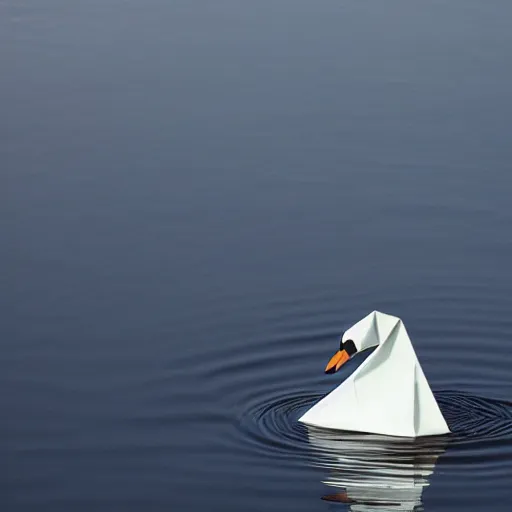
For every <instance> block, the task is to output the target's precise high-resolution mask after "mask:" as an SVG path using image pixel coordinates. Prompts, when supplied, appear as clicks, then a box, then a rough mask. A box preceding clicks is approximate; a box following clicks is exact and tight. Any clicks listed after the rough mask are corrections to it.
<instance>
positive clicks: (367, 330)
mask: <svg viewBox="0 0 512 512" xmlns="http://www.w3.org/2000/svg"><path fill="white" fill-rule="evenodd" d="M390 319H391V320H390ZM398 321H399V319H398V318H397V317H391V316H389V315H384V314H383V313H379V312H377V311H374V312H373V313H370V314H369V315H368V316H366V317H364V318H363V319H362V320H360V321H359V322H357V323H356V324H354V325H353V326H352V327H350V329H347V330H346V331H345V332H344V333H343V336H342V337H341V340H340V349H339V350H338V351H337V352H336V354H334V355H333V356H332V358H331V360H330V361H329V363H328V364H327V366H326V367H325V373H335V372H337V371H338V370H339V369H340V368H341V367H342V366H343V365H344V364H345V363H346V362H347V361H348V360H349V359H350V358H351V357H353V356H354V355H355V354H358V353H360V352H362V351H363V350H367V349H369V348H372V347H376V346H377V345H380V344H381V343H382V342H384V341H385V340H386V339H387V338H388V336H389V334H390V330H391V329H390V328H389V327H393V326H394V325H396V323H397V322H398ZM379 333H380V335H379Z"/></svg>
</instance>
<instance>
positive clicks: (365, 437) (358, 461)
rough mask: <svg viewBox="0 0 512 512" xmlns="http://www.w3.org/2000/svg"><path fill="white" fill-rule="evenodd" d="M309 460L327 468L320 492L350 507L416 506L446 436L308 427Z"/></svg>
mask: <svg viewBox="0 0 512 512" xmlns="http://www.w3.org/2000/svg"><path fill="white" fill-rule="evenodd" d="M308 438H309V443H310V445H311V447H312V448H313V450H314V454H315V456H314V464H315V465H316V466H319V467H323V468H325V469H327V470H328V475H327V478H326V480H325V481H324V482H323V483H324V484H326V485H328V486H330V487H333V488H334V489H336V491H334V489H333V491H334V492H333V493H332V494H328V495H325V496H323V497H322V499H324V500H327V501H336V502H342V503H347V504H348V506H349V510H351V511H352V512H363V511H377V510H378V511H380V512H382V511H385V510H393V511H394V510H402V511H415V512H416V511H420V510H423V506H422V494H423V490H424V489H425V487H427V486H428V485H429V478H430V476H431V475H432V473H433V472H434V469H435V465H436V462H437V459H438V457H439V456H440V455H441V454H442V453H444V451H445V448H446V445H447V443H448V439H447V438H446V437H425V438H419V439H408V438H396V437H387V436H381V435H375V434H361V433H352V432H350V433H349V432H339V431H326V430H320V429H315V428H312V427H308Z"/></svg>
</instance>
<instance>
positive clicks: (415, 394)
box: [299, 311, 450, 437]
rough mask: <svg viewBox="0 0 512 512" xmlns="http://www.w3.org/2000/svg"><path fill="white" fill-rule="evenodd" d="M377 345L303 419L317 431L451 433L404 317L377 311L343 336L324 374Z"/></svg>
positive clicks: (403, 435)
mask: <svg viewBox="0 0 512 512" xmlns="http://www.w3.org/2000/svg"><path fill="white" fill-rule="evenodd" d="M372 347H377V348H376V349H375V351H374V352H373V353H372V354H371V355H370V356H369V357H368V358H367V359H366V360H365V361H364V362H363V363H362V364H361V366H359V368H357V369H356V370H355V371H354V373H352V375H350V377H348V378H347V379H346V380H345V381H344V382H343V383H342V384H341V385H340V386H338V387H337V388H336V389H335V390H334V391H332V392H331V393H329V394H328V395H327V396H326V397H324V398H323V399H322V400H320V401H319V402H318V403H317V404H315V405H314V406H313V407H312V408H311V409H309V410H308V411H307V412H306V413H305V414H304V415H303V416H302V417H301V418H300V419H299V421H301V422H303V423H305V424H307V425H311V426H314V427H321V428H330V429H336V430H350V431H357V432H369V433H375V434H383V435H389V436H401V437H420V436H430V435H441V434H447V433H449V432H450V429H449V428H448V425H447V424H446V421H445V419H444V417H443V415H442V413H441V410H440V409H439V406H438V404H437V402H436V399H435V397H434V395H433V393H432V391H431V389H430V386H429V385H428V382H427V379H426V378H425V375H424V373H423V370H422V369H421V366H420V363H419V361H418V358H417V357H416V353H415V352H414V348H413V346H412V343H411V340H410V339H409V336H408V334H407V331H406V330H405V326H404V324H403V322H402V321H401V320H400V318H398V317H396V316H391V315H386V314H384V313H380V312H378V311H374V312H373V313H370V314H369V315H368V316H366V317H365V318H363V319H362V320H360V321H359V322H357V323H356V324H355V325H353V326H352V327H351V328H350V329H348V330H347V331H346V332H345V333H344V334H343V336H342V338H341V342H340V350H339V351H338V352H337V353H336V354H335V355H334V356H333V357H332V359H331V360H330V361H329V364H328V365H327V368H326V369H325V371H326V373H332V372H335V371H337V370H339V368H340V367H341V366H342V365H343V364H344V363H345V362H346V361H348V360H349V359H350V358H351V357H352V356H354V355H355V354H358V353H360V352H363V351H364V350H367V349H370V348H372Z"/></svg>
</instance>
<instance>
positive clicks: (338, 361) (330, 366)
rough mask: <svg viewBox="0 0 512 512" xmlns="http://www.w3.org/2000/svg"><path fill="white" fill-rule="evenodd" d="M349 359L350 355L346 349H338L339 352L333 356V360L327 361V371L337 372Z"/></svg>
mask: <svg viewBox="0 0 512 512" xmlns="http://www.w3.org/2000/svg"><path fill="white" fill-rule="evenodd" d="M349 359H350V356H349V355H348V353H347V351H346V350H338V352H336V354H334V355H333V356H332V357H331V360H330V361H329V362H328V363H327V366H326V367H325V373H334V372H337V371H338V370H339V369H340V368H341V367H342V366H343V365H344V364H345V363H346V362H347V361H348V360H349Z"/></svg>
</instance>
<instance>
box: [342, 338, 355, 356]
mask: <svg viewBox="0 0 512 512" xmlns="http://www.w3.org/2000/svg"><path fill="white" fill-rule="evenodd" d="M343 350H346V352H347V354H348V355H349V356H350V357H352V356H353V355H354V354H355V353H356V352H357V348H356V345H355V343H354V342H353V341H352V340H347V341H345V343H343Z"/></svg>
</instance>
